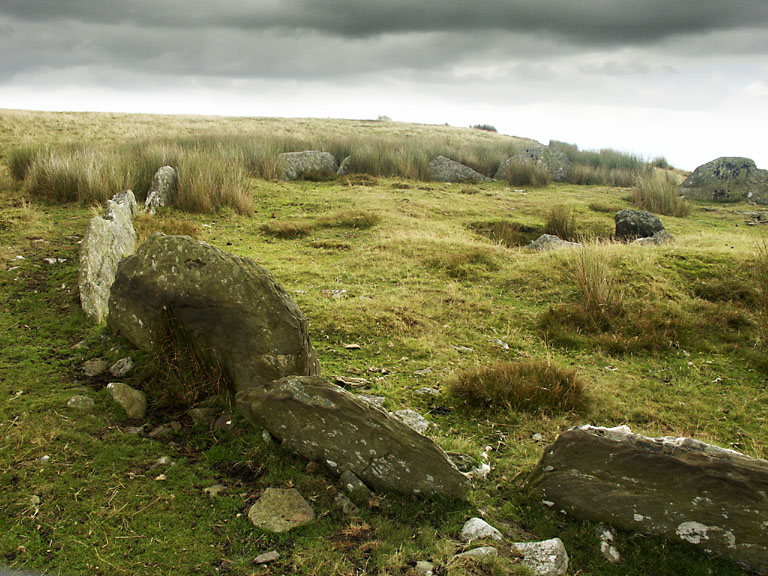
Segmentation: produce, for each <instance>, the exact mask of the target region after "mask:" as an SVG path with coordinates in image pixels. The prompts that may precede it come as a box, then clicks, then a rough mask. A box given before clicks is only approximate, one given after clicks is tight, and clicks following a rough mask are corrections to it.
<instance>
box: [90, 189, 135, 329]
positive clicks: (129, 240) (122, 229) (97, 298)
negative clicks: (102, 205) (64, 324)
mask: <svg viewBox="0 0 768 576" xmlns="http://www.w3.org/2000/svg"><path fill="white" fill-rule="evenodd" d="M137 210H138V208H137V206H136V199H135V198H134V196H133V192H131V191H130V190H126V191H125V192H121V193H119V194H118V195H116V196H115V198H114V199H112V200H107V208H106V210H105V212H104V216H103V217H101V216H95V217H93V218H91V220H90V222H88V227H87V228H86V231H85V236H84V237H83V242H82V244H81V245H80V268H79V271H78V274H79V278H78V287H79V289H80V305H81V306H82V308H83V311H84V312H85V315H86V316H87V317H88V318H89V319H90V320H92V321H93V322H96V323H97V324H103V323H104V322H106V320H107V313H108V310H109V306H108V304H109V290H110V287H111V286H112V283H113V282H114V280H115V274H116V273H117V266H118V264H119V263H120V261H121V260H122V259H123V258H125V257H126V256H129V255H131V254H133V253H134V252H135V251H136V246H137V244H138V241H139V237H138V234H137V233H136V230H135V229H134V227H133V223H132V222H131V215H132V214H135V213H136V212H137Z"/></svg>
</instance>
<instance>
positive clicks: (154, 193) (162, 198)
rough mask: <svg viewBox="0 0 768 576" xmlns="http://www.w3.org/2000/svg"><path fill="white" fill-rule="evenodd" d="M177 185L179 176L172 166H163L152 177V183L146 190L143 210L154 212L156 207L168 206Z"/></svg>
mask: <svg viewBox="0 0 768 576" xmlns="http://www.w3.org/2000/svg"><path fill="white" fill-rule="evenodd" d="M178 186H179V178H178V174H177V173H176V169H175V168H174V167H173V166H163V167H161V168H160V169H159V170H158V171H157V172H155V175H154V176H153V177H152V185H151V186H150V187H149V191H148V192H147V200H146V201H145V202H144V211H145V212H147V213H149V214H154V213H155V212H156V211H157V209H158V208H161V207H163V206H170V205H171V203H172V202H173V197H174V195H175V194H176V190H177V189H178Z"/></svg>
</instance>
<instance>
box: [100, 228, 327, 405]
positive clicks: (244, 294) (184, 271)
mask: <svg viewBox="0 0 768 576" xmlns="http://www.w3.org/2000/svg"><path fill="white" fill-rule="evenodd" d="M109 304H110V313H109V325H110V326H111V327H112V328H113V329H114V330H116V331H118V332H120V333H121V334H122V335H123V336H125V337H126V338H127V339H128V340H130V341H131V342H132V343H133V344H135V345H136V346H137V347H138V348H141V349H143V350H152V349H153V347H154V345H155V343H156V341H157V339H158V338H159V337H160V335H161V333H162V331H163V329H164V328H163V327H164V325H165V326H167V324H168V321H169V318H170V319H172V320H173V322H174V324H175V325H178V326H180V327H181V328H182V329H183V330H184V332H185V337H186V338H188V339H189V340H190V341H191V342H193V343H194V344H195V345H197V346H198V347H199V349H201V350H205V351H206V352H207V353H208V354H209V355H210V356H211V358H212V360H215V361H217V362H218V363H219V364H220V365H221V366H225V367H226V368H227V374H228V376H229V377H230V378H231V380H232V384H233V386H234V387H235V389H236V390H240V389H243V388H246V387H249V386H253V385H258V384H260V383H267V382H271V381H272V380H275V379H277V378H281V377H283V376H287V375H289V374H302V375H311V374H316V373H317V372H318V370H319V367H318V363H317V359H316V357H315V351H314V349H313V348H312V344H311V343H310V341H309V335H308V334H307V323H306V320H305V319H304V316H303V315H302V313H301V311H300V310H299V309H298V307H297V306H296V304H295V303H294V301H293V300H292V299H291V297H290V296H289V295H288V293H287V292H286V291H285V290H284V289H283V288H282V287H281V286H280V285H279V284H277V282H275V280H274V279H273V278H272V275H271V274H270V273H269V272H268V271H267V270H265V269H264V268H262V267H261V266H259V265H258V264H256V263H255V262H254V261H252V260H250V259H248V258H241V257H239V256H234V255H232V254H227V253H225V252H223V251H221V250H219V249H218V248H214V247H212V246H209V245H207V244H204V243H202V242H198V241H197V240H193V239H192V238H189V237H187V236H163V235H160V234H154V235H152V236H150V238H149V239H148V240H147V241H146V242H145V243H144V244H142V245H141V247H140V248H139V250H138V251H137V252H136V254H135V255H134V256H131V257H129V258H126V259H125V260H124V261H123V262H122V263H121V264H120V267H119V269H118V272H117V276H116V278H115V283H114V285H113V287H112V295H111V297H110V303H109Z"/></svg>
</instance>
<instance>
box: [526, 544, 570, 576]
mask: <svg viewBox="0 0 768 576" xmlns="http://www.w3.org/2000/svg"><path fill="white" fill-rule="evenodd" d="M512 550H514V551H516V552H518V553H519V554H522V556H523V559H522V562H521V563H522V564H524V565H525V566H528V568H530V569H531V571H532V572H533V574H534V576H563V574H566V573H567V572H568V552H567V551H566V550H565V545H564V544H563V541H562V540H560V538H551V539H550V540H542V541H541V542H515V543H514V544H512Z"/></svg>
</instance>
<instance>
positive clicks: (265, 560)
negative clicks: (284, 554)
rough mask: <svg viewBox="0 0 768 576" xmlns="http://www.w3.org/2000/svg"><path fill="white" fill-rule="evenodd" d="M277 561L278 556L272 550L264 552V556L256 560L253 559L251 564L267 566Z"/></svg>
mask: <svg viewBox="0 0 768 576" xmlns="http://www.w3.org/2000/svg"><path fill="white" fill-rule="evenodd" d="M277 560H280V554H279V553H278V552H277V551H276V550H272V551H271V552H264V554H259V555H258V556H256V558H254V559H253V563H254V564H256V565H261V564H269V563H270V562H275V561H277Z"/></svg>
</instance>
